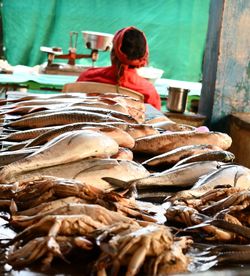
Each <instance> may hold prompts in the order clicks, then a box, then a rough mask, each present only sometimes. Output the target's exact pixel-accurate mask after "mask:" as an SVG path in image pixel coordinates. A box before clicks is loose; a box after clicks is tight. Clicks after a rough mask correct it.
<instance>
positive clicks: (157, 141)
mask: <svg viewBox="0 0 250 276" xmlns="http://www.w3.org/2000/svg"><path fill="white" fill-rule="evenodd" d="M197 144H209V145H215V146H218V147H220V148H221V149H223V150H226V149H228V148H229V147H230V146H231V144H232V139H231V137H230V136H229V135H228V134H226V133H222V132H213V131H210V132H196V131H181V132H173V133H161V134H158V135H151V136H148V137H142V138H138V139H136V141H135V147H134V149H133V150H134V151H135V152H144V153H148V154H153V155H156V154H161V153H165V152H167V151H170V150H173V149H176V148H178V147H182V146H187V145H197Z"/></svg>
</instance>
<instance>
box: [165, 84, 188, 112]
mask: <svg viewBox="0 0 250 276" xmlns="http://www.w3.org/2000/svg"><path fill="white" fill-rule="evenodd" d="M189 91H190V90H189V89H184V88H177V87H169V88H168V98H167V109H168V110H169V111H171V112H178V113H183V112H184V111H185V109H186V103H187V95H188V92H189Z"/></svg>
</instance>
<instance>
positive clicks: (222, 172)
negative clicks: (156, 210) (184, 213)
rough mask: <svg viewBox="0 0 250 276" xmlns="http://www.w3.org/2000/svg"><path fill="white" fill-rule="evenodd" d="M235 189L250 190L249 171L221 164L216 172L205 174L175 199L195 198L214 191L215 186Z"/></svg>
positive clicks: (232, 165)
mask: <svg viewBox="0 0 250 276" xmlns="http://www.w3.org/2000/svg"><path fill="white" fill-rule="evenodd" d="M227 185H230V186H232V187H237V188H245V189H249V188H250V169H248V168H246V167H244V166H241V165H235V164H230V165H229V164H223V165H222V166H220V167H219V168H218V170H216V171H212V172H210V173H207V174H205V175H204V176H203V177H201V178H200V179H199V180H198V181H197V182H196V183H194V185H193V187H192V188H191V189H189V190H186V191H181V192H179V193H177V194H176V195H175V197H190V198H192V197H196V196H201V195H203V194H205V193H206V192H208V191H209V190H212V189H214V188H215V187H216V186H227Z"/></svg>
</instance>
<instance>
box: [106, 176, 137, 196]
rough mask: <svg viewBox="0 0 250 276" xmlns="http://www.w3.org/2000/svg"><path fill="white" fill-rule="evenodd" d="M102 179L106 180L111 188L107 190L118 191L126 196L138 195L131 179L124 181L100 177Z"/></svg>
mask: <svg viewBox="0 0 250 276" xmlns="http://www.w3.org/2000/svg"><path fill="white" fill-rule="evenodd" d="M102 179H103V180H104V181H107V182H108V183H109V185H110V186H111V187H112V188H111V189H109V191H113V192H116V193H119V194H120V195H122V196H124V197H126V198H131V197H134V198H136V197H137V196H138V192H137V189H136V187H135V185H134V184H133V180H132V181H124V180H121V179H117V178H113V177H102Z"/></svg>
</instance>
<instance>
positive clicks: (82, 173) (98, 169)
mask: <svg viewBox="0 0 250 276" xmlns="http://www.w3.org/2000/svg"><path fill="white" fill-rule="evenodd" d="M149 174H150V173H149V172H148V171H147V170H146V169H145V168H144V167H143V166H142V165H140V164H138V163H136V162H134V161H128V160H116V159H111V158H110V159H100V158H87V159H82V160H78V161H75V162H71V163H66V164H61V165H56V166H51V167H46V168H41V169H38V170H33V171H28V172H24V173H22V172H20V173H19V174H16V175H15V177H13V178H12V179H10V180H11V181H13V182H14V181H20V180H27V179H34V178H36V177H41V176H44V175H47V176H54V177H60V178H66V179H76V180H78V181H80V182H82V183H86V184H90V185H93V186H95V187H98V188H100V189H111V188H112V186H110V185H109V183H108V182H106V181H105V180H103V179H102V178H103V177H105V176H110V177H111V176H112V177H119V178H120V179H122V180H123V181H129V180H132V179H135V178H138V177H146V176H148V175H149Z"/></svg>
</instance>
